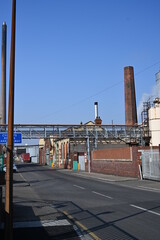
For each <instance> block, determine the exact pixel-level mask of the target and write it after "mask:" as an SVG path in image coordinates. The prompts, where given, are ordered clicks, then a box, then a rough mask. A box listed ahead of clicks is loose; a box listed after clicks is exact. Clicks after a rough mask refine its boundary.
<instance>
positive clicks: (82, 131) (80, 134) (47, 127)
mask: <svg viewBox="0 0 160 240" xmlns="http://www.w3.org/2000/svg"><path fill="white" fill-rule="evenodd" d="M7 130H8V125H5V124H1V125H0V131H1V132H7ZM14 132H21V133H22V139H41V138H52V139H54V140H58V139H66V138H72V139H73V138H76V139H84V138H88V137H89V138H90V139H95V140H105V141H108V142H112V141H118V142H121V141H122V142H124V143H128V144H140V145H141V144H142V142H143V137H144V136H145V132H144V128H142V127H141V126H140V125H135V126H128V125H101V126H98V125H94V124H93V125H87V124H84V125H83V124H79V125H75V124H14Z"/></svg>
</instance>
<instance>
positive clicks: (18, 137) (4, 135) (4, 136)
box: [0, 132, 22, 144]
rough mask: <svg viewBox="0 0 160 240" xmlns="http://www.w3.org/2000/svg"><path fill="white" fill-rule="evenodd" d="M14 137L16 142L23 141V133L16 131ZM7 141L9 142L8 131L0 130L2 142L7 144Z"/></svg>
mask: <svg viewBox="0 0 160 240" xmlns="http://www.w3.org/2000/svg"><path fill="white" fill-rule="evenodd" d="M13 137H14V143H22V133H19V132H15V133H14V136H13ZM6 143H7V133H6V132H0V144H6Z"/></svg>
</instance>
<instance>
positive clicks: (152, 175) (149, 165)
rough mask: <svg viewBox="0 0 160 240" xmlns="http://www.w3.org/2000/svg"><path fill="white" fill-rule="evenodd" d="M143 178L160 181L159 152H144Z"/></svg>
mask: <svg viewBox="0 0 160 240" xmlns="http://www.w3.org/2000/svg"><path fill="white" fill-rule="evenodd" d="M142 173H143V178H145V179H152V180H160V156H159V152H158V151H152V150H151V151H144V152H143V153H142Z"/></svg>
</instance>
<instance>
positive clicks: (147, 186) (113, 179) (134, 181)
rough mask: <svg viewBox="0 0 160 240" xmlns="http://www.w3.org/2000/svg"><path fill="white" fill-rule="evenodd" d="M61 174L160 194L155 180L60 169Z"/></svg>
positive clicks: (158, 182)
mask: <svg viewBox="0 0 160 240" xmlns="http://www.w3.org/2000/svg"><path fill="white" fill-rule="evenodd" d="M58 171H59V172H61V173H63V174H69V175H74V176H76V177H82V178H86V179H93V180H96V181H102V182H106V183H109V184H116V185H120V186H124V187H129V188H135V189H137V188H138V189H141V190H144V191H145V190H146V191H153V192H160V181H153V180H144V179H143V180H141V179H138V178H131V177H122V176H115V175H107V174H102V173H93V172H91V173H88V172H84V171H73V170H68V169H59V170H58Z"/></svg>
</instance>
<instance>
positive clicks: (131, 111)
mask: <svg viewBox="0 0 160 240" xmlns="http://www.w3.org/2000/svg"><path fill="white" fill-rule="evenodd" d="M124 88H125V125H134V124H136V123H137V108H136V94H135V84H134V69H133V67H131V66H128V67H125V68H124Z"/></svg>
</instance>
